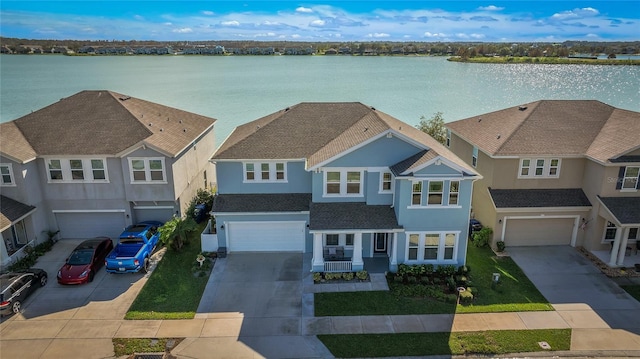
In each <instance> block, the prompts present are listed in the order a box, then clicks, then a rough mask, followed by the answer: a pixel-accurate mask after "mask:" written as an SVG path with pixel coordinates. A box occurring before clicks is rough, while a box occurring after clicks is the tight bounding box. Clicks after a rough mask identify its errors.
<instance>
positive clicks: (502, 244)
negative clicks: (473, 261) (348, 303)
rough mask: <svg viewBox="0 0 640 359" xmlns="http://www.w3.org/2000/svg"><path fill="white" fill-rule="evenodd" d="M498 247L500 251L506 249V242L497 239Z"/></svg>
mask: <svg viewBox="0 0 640 359" xmlns="http://www.w3.org/2000/svg"><path fill="white" fill-rule="evenodd" d="M496 248H497V249H498V252H502V251H504V242H503V241H497V242H496Z"/></svg>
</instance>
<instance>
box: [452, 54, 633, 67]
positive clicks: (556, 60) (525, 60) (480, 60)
mask: <svg viewBox="0 0 640 359" xmlns="http://www.w3.org/2000/svg"><path fill="white" fill-rule="evenodd" d="M447 61H452V62H462V63H474V64H540V65H543V64H548V65H631V66H638V65H640V60H635V59H591V58H579V57H569V58H567V57H524V56H523V57H510V56H509V57H502V56H500V57H469V58H466V59H464V58H462V57H460V56H452V57H449V58H448V59H447Z"/></svg>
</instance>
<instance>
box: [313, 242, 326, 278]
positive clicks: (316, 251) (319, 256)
mask: <svg viewBox="0 0 640 359" xmlns="http://www.w3.org/2000/svg"><path fill="white" fill-rule="evenodd" d="M311 266H312V271H313V272H318V271H322V270H323V269H324V253H323V252H322V233H314V234H313V260H312V261H311ZM319 268H322V269H319Z"/></svg>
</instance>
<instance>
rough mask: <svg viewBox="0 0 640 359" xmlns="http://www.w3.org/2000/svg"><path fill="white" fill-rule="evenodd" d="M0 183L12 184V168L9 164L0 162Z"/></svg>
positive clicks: (3, 184) (4, 184)
mask: <svg viewBox="0 0 640 359" xmlns="http://www.w3.org/2000/svg"><path fill="white" fill-rule="evenodd" d="M0 185H2V186H13V185H15V183H14V182H13V169H12V168H11V164H0Z"/></svg>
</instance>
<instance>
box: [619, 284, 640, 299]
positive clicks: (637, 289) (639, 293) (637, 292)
mask: <svg viewBox="0 0 640 359" xmlns="http://www.w3.org/2000/svg"><path fill="white" fill-rule="evenodd" d="M620 287H622V289H624V290H625V291H626V292H627V293H629V294H631V296H632V297H634V298H636V300H637V301H638V302H640V285H622V286H620Z"/></svg>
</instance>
